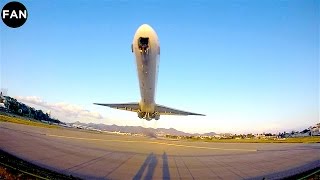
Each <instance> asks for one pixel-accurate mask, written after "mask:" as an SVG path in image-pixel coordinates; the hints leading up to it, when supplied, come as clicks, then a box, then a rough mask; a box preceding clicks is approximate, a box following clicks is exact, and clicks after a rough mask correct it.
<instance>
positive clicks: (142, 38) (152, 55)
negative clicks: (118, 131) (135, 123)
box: [132, 24, 160, 117]
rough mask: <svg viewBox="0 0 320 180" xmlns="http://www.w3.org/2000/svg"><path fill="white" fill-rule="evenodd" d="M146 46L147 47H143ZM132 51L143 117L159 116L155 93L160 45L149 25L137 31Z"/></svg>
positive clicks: (144, 25)
mask: <svg viewBox="0 0 320 180" xmlns="http://www.w3.org/2000/svg"><path fill="white" fill-rule="evenodd" d="M143 46H146V47H143ZM132 51H133V53H134V55H135V58H136V65H137V72H138V78H139V86H140V95H141V100H140V102H139V106H140V110H141V112H143V113H144V114H141V116H144V117H152V116H157V114H154V113H155V105H156V103H155V93H156V85H157V78H158V70H159V61H160V43H159V39H158V36H157V34H156V32H155V31H154V30H153V29H152V27H150V26H149V25H147V24H143V25H141V26H140V27H139V28H138V30H137V31H136V33H135V35H134V38H133V42H132Z"/></svg>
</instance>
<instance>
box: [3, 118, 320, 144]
mask: <svg viewBox="0 0 320 180" xmlns="http://www.w3.org/2000/svg"><path fill="white" fill-rule="evenodd" d="M0 122H10V123H16V124H24V125H30V126H37V127H44V128H59V126H57V125H50V124H45V123H42V122H39V121H33V120H29V119H26V118H23V117H19V116H16V115H11V116H9V115H8V114H2V113H0ZM86 132H89V133H95V132H94V131H86ZM99 133H100V132H99ZM168 139H176V138H168ZM182 140H185V141H191V142H192V141H194V142H211V143H215V142H216V143H320V136H308V137H295V138H285V139H253V138H251V139H216V138H212V139H182Z"/></svg>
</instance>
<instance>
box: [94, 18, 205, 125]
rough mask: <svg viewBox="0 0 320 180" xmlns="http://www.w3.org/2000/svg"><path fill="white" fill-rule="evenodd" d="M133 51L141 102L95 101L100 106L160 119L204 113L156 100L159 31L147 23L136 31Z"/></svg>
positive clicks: (132, 46) (148, 118) (141, 116)
mask: <svg viewBox="0 0 320 180" xmlns="http://www.w3.org/2000/svg"><path fill="white" fill-rule="evenodd" d="M131 51H132V52H133V53H134V55H135V58H136V64H137V72H138V79H139V87H140V95H141V100H140V102H138V103H137V102H133V103H132V102H131V103H117V104H113V103H111V104H110V103H108V104H105V103H94V104H96V105H100V106H107V107H110V108H115V109H120V110H126V111H131V112H136V113H137V114H138V117H139V118H140V119H146V120H148V121H150V120H152V119H155V120H159V119H160V115H161V116H162V115H182V116H188V115H198V116H204V115H203V114H198V113H192V112H188V111H182V110H178V109H174V108H170V107H167V106H163V105H160V104H157V103H156V102H155V95H156V86H157V79H158V72H159V61H160V43H159V39H158V36H157V33H156V32H155V31H154V30H153V29H152V27H150V26H149V25H147V24H143V25H141V26H140V27H139V28H138V30H137V31H136V33H135V35H134V38H133V42H132V45H131Z"/></svg>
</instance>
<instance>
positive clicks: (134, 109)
mask: <svg viewBox="0 0 320 180" xmlns="http://www.w3.org/2000/svg"><path fill="white" fill-rule="evenodd" d="M93 104H95V105H100V106H107V107H110V108H114V109H121V110H126V111H132V112H138V110H139V104H138V103H123V104H100V103H93Z"/></svg>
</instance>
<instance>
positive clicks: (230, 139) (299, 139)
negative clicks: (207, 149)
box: [166, 135, 320, 143]
mask: <svg viewBox="0 0 320 180" xmlns="http://www.w3.org/2000/svg"><path fill="white" fill-rule="evenodd" d="M166 137H167V138H171V139H181V140H188V141H203V142H218V143H320V136H307V137H290V138H260V139H259V138H254V137H251V138H244V139H241V138H239V139H237V138H234V137H228V138H215V137H199V136H173V135H166Z"/></svg>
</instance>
